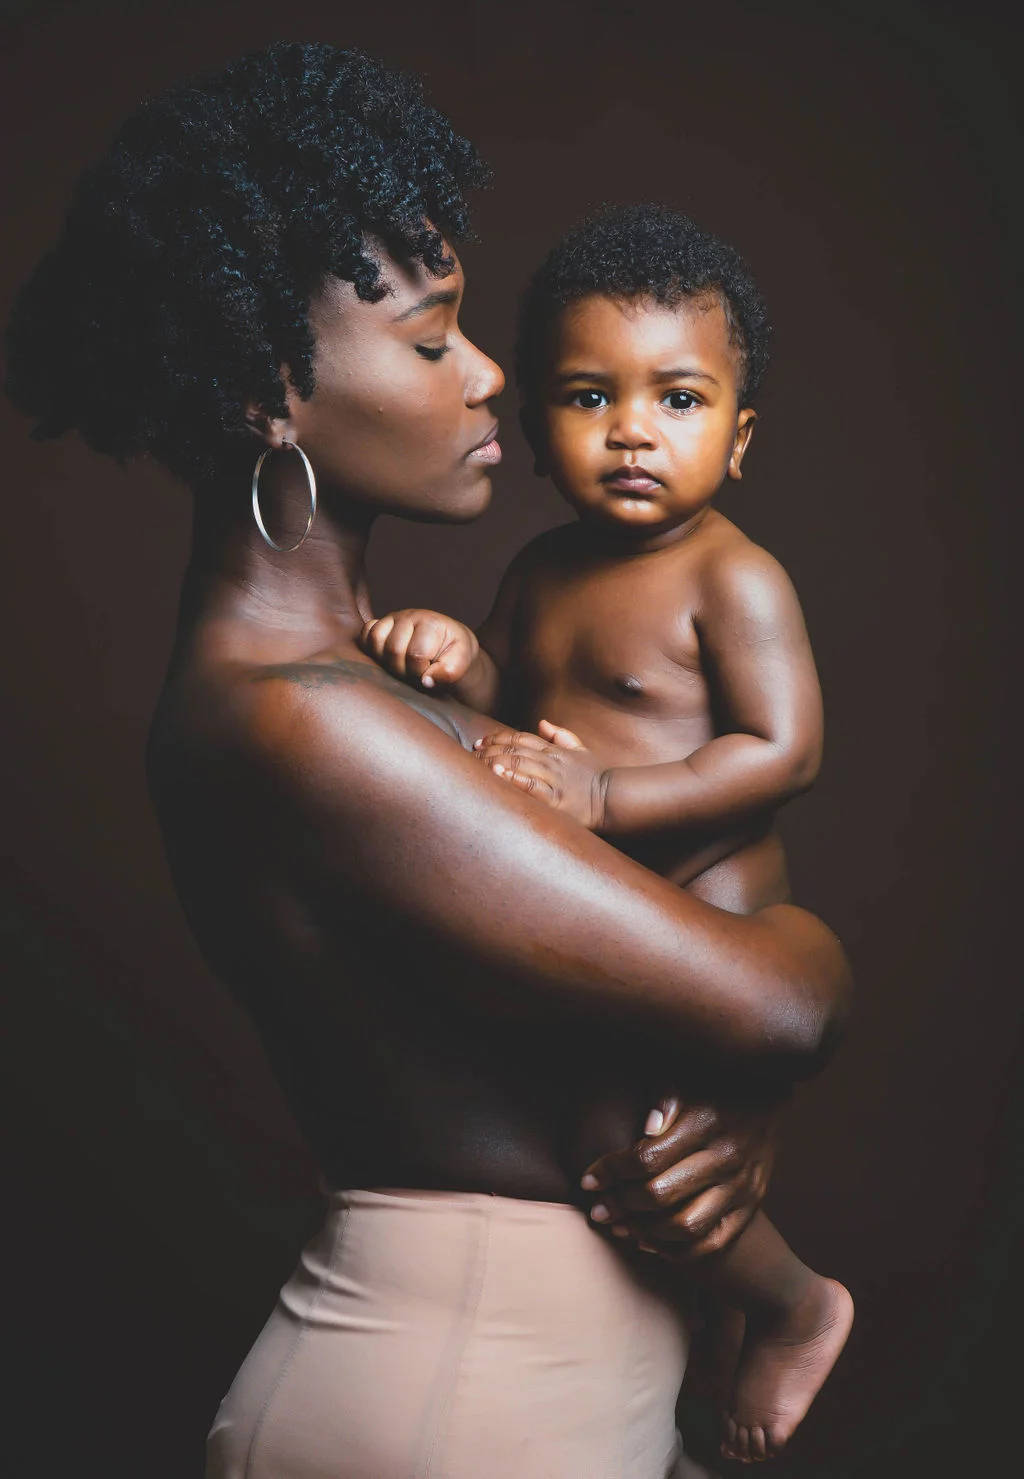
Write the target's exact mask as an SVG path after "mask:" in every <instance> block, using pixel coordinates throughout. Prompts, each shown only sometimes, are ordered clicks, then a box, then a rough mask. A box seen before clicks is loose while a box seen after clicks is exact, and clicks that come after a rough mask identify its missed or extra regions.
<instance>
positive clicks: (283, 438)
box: [244, 401, 294, 450]
mask: <svg viewBox="0 0 1024 1479" xmlns="http://www.w3.org/2000/svg"><path fill="white" fill-rule="evenodd" d="M244 415H245V424H246V426H247V427H248V428H249V430H250V431H251V432H252V434H253V437H254V438H258V440H259V441H261V442H262V443H263V445H264V446H265V447H275V448H277V449H278V450H280V447H281V444H282V442H291V441H294V437H293V436H292V435H291V422H290V421H287V420H285V419H284V417H281V416H271V415H270V414H269V413H268V412H267V411H265V410H264V409H263V407H262V406H258V405H257V404H256V403H255V401H247V402H246V405H245V410H244Z"/></svg>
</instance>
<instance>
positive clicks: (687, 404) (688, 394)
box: [665, 390, 700, 411]
mask: <svg viewBox="0 0 1024 1479" xmlns="http://www.w3.org/2000/svg"><path fill="white" fill-rule="evenodd" d="M665 401H666V402H667V404H668V407H669V409H670V410H672V411H692V410H693V408H694V406H699V405H700V401H699V400H698V399H697V397H696V396H695V395H694V393H693V391H692V390H670V391H669V393H668V395H667V396H665Z"/></svg>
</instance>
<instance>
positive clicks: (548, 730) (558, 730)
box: [537, 719, 586, 750]
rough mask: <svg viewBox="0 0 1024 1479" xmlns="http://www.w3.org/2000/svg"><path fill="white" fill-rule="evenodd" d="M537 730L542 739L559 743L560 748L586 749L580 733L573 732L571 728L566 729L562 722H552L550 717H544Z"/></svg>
mask: <svg viewBox="0 0 1024 1479" xmlns="http://www.w3.org/2000/svg"><path fill="white" fill-rule="evenodd" d="M537 730H538V733H539V734H540V736H541V738H542V739H546V740H547V741H548V742H549V744H552V745H558V747H559V749H562V750H584V749H586V746H585V745H584V743H583V741H582V740H581V739H580V737H579V735H578V734H573V732H572V730H571V729H564V728H563V727H562V725H560V724H552V723H551V721H550V720H549V719H542V720H541V721H540V723H539V724H538V725H537Z"/></svg>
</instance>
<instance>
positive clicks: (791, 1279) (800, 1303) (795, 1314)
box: [695, 1212, 853, 1463]
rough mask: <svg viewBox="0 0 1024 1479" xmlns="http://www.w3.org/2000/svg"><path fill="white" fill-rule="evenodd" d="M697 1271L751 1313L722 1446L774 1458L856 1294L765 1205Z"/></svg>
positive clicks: (837, 1342)
mask: <svg viewBox="0 0 1024 1479" xmlns="http://www.w3.org/2000/svg"><path fill="white" fill-rule="evenodd" d="M695 1271H696V1276H697V1277H698V1278H699V1280H700V1282H701V1283H702V1284H703V1285H704V1286H705V1287H706V1288H708V1289H709V1290H710V1291H711V1292H712V1293H713V1294H714V1295H715V1297H716V1298H717V1299H718V1300H720V1301H722V1302H723V1303H724V1304H726V1305H731V1306H733V1307H734V1308H736V1309H739V1310H741V1311H742V1313H743V1315H744V1316H745V1321H746V1326H745V1331H744V1335H743V1342H742V1345H741V1347H740V1350H739V1358H738V1360H737V1363H736V1372H735V1376H734V1378H733V1384H732V1394H731V1399H730V1400H729V1402H728V1403H727V1404H726V1409H725V1411H724V1413H723V1438H722V1452H723V1454H724V1455H725V1456H726V1457H727V1458H735V1459H740V1460H741V1461H744V1462H747V1463H754V1462H756V1461H757V1460H759V1459H764V1458H773V1457H774V1456H775V1455H776V1454H777V1453H779V1452H780V1451H781V1450H782V1449H783V1448H784V1447H785V1445H786V1443H787V1441H788V1440H789V1438H790V1437H791V1436H792V1434H793V1432H794V1431H795V1430H796V1428H797V1426H798V1424H799V1423H800V1422H801V1420H802V1419H803V1416H804V1414H805V1412H806V1411H807V1409H808V1407H810V1405H811V1403H812V1402H813V1401H814V1398H815V1397H816V1396H817V1394H818V1392H819V1390H820V1388H821V1386H822V1384H823V1383H824V1381H825V1378H826V1377H827V1376H828V1374H829V1372H830V1371H831V1370H832V1367H833V1365H834V1364H835V1361H836V1358H837V1357H838V1355H839V1352H840V1351H841V1350H842V1348H843V1346H844V1345H845V1344H846V1337H847V1336H848V1335H849V1333H850V1326H851V1325H852V1323H853V1300H852V1299H851V1298H850V1295H849V1293H848V1292H847V1290H846V1289H844V1288H843V1286H842V1284H837V1283H836V1282H835V1280H833V1279H825V1278H822V1276H821V1275H820V1274H816V1273H814V1272H813V1271H812V1270H811V1269H809V1268H808V1267H807V1265H806V1264H804V1263H801V1262H800V1260H799V1258H797V1256H796V1254H795V1253H794V1252H793V1250H792V1249H791V1248H790V1247H789V1246H788V1245H787V1244H786V1243H785V1242H784V1241H783V1239H782V1238H781V1237H780V1235H779V1233H778V1232H777V1231H776V1230H775V1228H774V1227H773V1226H772V1224H771V1223H770V1222H769V1221H768V1219H767V1217H765V1216H764V1215H763V1213H761V1212H758V1213H757V1214H756V1216H755V1217H754V1218H753V1220H752V1221H751V1223H750V1225H749V1227H748V1228H747V1229H746V1231H745V1232H743V1233H742V1234H741V1236H740V1237H738V1238H737V1239H736V1241H735V1242H734V1243H733V1244H732V1245H731V1247H729V1248H727V1249H726V1250H725V1251H724V1252H723V1253H720V1254H718V1255H717V1256H715V1257H714V1258H713V1259H712V1260H710V1261H708V1262H706V1263H705V1264H703V1265H697V1266H696V1269H695Z"/></svg>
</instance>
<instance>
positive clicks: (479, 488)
mask: <svg viewBox="0 0 1024 1479" xmlns="http://www.w3.org/2000/svg"><path fill="white" fill-rule="evenodd" d="M490 503H491V480H490V478H489V477H482V478H480V479H478V480H477V481H475V482H474V483H473V484H472V485H471V486H470V487H468V488H460V489H457V490H446V491H445V493H444V494H443V495H438V497H437V498H436V499H434V500H433V501H432V502H431V503H429V504H427V505H424V506H423V507H422V508H420V509H409V510H407V511H406V512H405V517H406V518H408V519H415V520H416V522H417V523H421V524H471V523H472V522H473V520H474V519H478V518H479V517H480V515H481V514H482V513H485V512H486V511H487V509H488V508H489V507H490Z"/></svg>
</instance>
